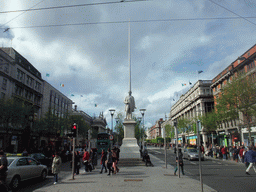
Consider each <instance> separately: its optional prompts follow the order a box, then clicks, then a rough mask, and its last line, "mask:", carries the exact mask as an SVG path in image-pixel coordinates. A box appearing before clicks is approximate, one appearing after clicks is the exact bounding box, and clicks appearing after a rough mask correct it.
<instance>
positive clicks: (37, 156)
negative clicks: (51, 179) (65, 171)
mask: <svg viewBox="0 0 256 192" xmlns="http://www.w3.org/2000/svg"><path fill="white" fill-rule="evenodd" d="M29 157H32V158H34V159H35V160H37V161H38V162H40V163H41V164H42V165H46V166H47V169H48V175H50V174H51V170H52V169H51V167H52V160H53V157H46V156H45V155H44V154H43V153H32V154H30V155H29Z"/></svg>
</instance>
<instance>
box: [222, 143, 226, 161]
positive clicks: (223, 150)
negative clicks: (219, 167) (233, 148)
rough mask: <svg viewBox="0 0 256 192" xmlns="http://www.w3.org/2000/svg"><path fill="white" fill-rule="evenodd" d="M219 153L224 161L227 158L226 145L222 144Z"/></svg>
mask: <svg viewBox="0 0 256 192" xmlns="http://www.w3.org/2000/svg"><path fill="white" fill-rule="evenodd" d="M221 153H222V156H223V161H226V160H227V148H226V146H224V147H223V148H222V149H221Z"/></svg>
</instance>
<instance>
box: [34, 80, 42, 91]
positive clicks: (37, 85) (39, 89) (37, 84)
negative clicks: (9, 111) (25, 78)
mask: <svg viewBox="0 0 256 192" xmlns="http://www.w3.org/2000/svg"><path fill="white" fill-rule="evenodd" d="M35 89H36V90H38V91H39V92H40V91H41V84H40V83H39V82H37V81H36V86H35Z"/></svg>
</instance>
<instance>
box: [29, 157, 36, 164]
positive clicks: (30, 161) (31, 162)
mask: <svg viewBox="0 0 256 192" xmlns="http://www.w3.org/2000/svg"><path fill="white" fill-rule="evenodd" d="M28 164H29V165H37V162H36V161H35V160H34V159H30V158H29V159H28Z"/></svg>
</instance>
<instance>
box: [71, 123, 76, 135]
mask: <svg viewBox="0 0 256 192" xmlns="http://www.w3.org/2000/svg"><path fill="white" fill-rule="evenodd" d="M71 132H72V135H73V137H76V132H77V125H76V123H74V124H73V125H72V129H71Z"/></svg>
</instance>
